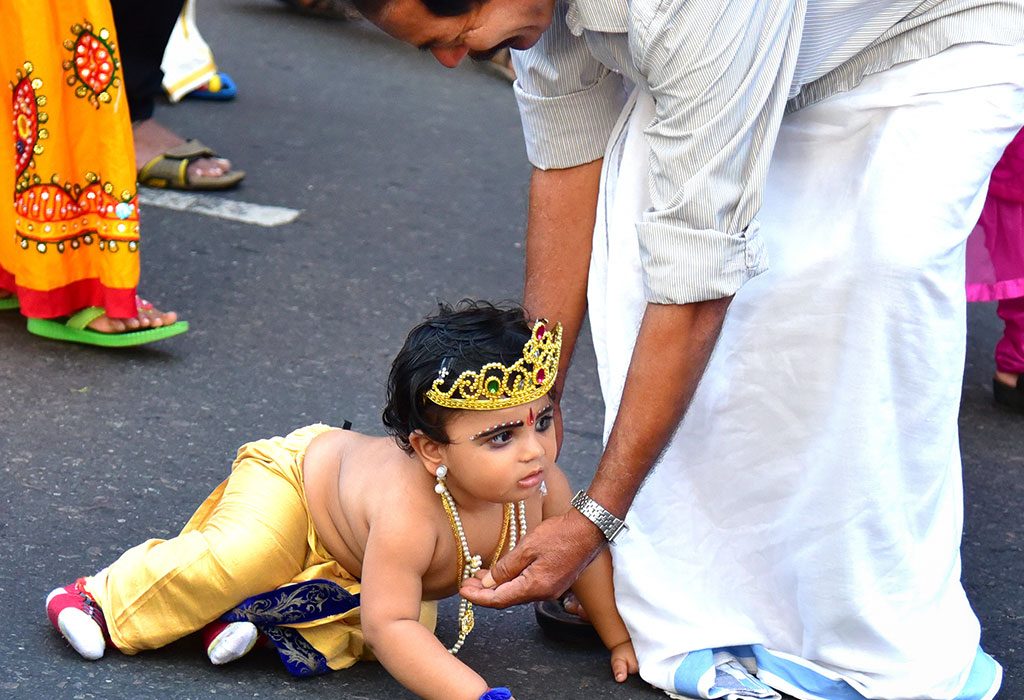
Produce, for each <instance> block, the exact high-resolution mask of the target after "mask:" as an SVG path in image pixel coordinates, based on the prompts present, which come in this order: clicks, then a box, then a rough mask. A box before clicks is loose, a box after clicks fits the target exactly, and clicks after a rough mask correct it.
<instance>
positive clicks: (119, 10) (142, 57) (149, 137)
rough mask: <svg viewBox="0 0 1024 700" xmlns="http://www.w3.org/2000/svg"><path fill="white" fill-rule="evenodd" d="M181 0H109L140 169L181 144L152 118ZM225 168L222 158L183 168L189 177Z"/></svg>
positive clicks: (220, 172) (217, 172) (213, 173)
mask: <svg viewBox="0 0 1024 700" xmlns="http://www.w3.org/2000/svg"><path fill="white" fill-rule="evenodd" d="M184 4H185V0H157V1H156V2H138V0H111V3H110V5H111V8H112V9H113V11H114V24H115V26H116V28H117V38H118V42H119V44H120V48H121V67H122V70H123V72H124V81H125V85H124V88H125V92H126V93H127V96H128V109H129V112H130V113H131V118H132V131H133V133H134V136H135V165H136V169H141V168H142V167H143V166H144V165H146V164H147V163H149V162H150V161H152V160H153V159H154V158H156V157H158V156H159V155H160V154H162V153H164V152H166V151H168V150H171V149H173V148H175V147H178V146H181V145H182V144H183V143H185V139H184V138H182V137H181V136H179V135H178V134H176V133H174V132H173V131H171V130H170V129H168V128H167V127H165V126H163V125H161V124H160V123H159V122H157V121H156V120H155V119H154V118H153V112H154V110H155V106H156V100H157V97H159V96H160V95H161V94H162V93H163V76H164V74H163V71H162V70H161V69H160V63H161V61H162V60H163V55H164V49H165V47H166V46H167V40H168V39H169V38H170V36H171V32H172V31H173V30H174V23H175V22H176V21H177V19H178V15H179V14H181V8H182V7H183V6H184ZM230 170H231V162H230V161H228V160H226V159H224V158H200V159H198V160H195V161H193V162H192V163H190V164H189V166H188V174H189V177H190V178H202V177H217V176H221V175H224V174H225V173H227V172H229V171H230Z"/></svg>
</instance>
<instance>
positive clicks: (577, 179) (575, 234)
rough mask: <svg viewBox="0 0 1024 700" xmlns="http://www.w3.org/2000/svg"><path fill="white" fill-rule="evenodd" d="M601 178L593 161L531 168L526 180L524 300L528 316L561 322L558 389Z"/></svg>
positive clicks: (575, 328) (571, 340) (571, 341)
mask: <svg viewBox="0 0 1024 700" xmlns="http://www.w3.org/2000/svg"><path fill="white" fill-rule="evenodd" d="M600 178H601V161H600V160H597V161H594V162H592V163H587V164H585V165H580V166H577V167H575V168H567V169H565V170H534V171H533V176H532V178H531V179H530V211H529V217H528V221H527V228H526V294H525V299H524V304H525V306H526V309H527V311H528V312H529V313H530V314H531V315H532V316H535V317H538V318H539V317H545V318H549V319H551V320H552V321H560V322H561V324H562V362H561V366H562V371H561V372H559V377H558V384H557V386H558V388H559V389H561V387H562V385H563V384H564V382H565V375H566V370H567V369H568V367H569V362H570V359H571V358H572V351H573V348H574V347H575V345H576V337H577V336H578V335H579V332H580V327H581V326H582V325H583V316H584V314H585V313H586V309H587V275H588V273H589V270H590V250H591V247H592V241H593V235H594V220H595V214H596V211H597V193H598V186H599V183H600Z"/></svg>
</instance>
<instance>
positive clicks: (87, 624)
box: [46, 588, 107, 661]
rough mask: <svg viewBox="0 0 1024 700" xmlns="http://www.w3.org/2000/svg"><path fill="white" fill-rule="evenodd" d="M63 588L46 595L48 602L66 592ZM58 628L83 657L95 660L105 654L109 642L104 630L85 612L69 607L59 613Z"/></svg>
mask: <svg viewBox="0 0 1024 700" xmlns="http://www.w3.org/2000/svg"><path fill="white" fill-rule="evenodd" d="M66 593H67V591H65V590H64V589H63V588H57V589H54V590H53V591H51V592H50V595H48V596H46V604H47V605H49V604H50V601H51V600H53V598H54V597H55V596H57V595H61V594H66ZM57 628H58V629H59V630H60V633H61V634H62V635H64V639H66V640H68V643H69V644H70V645H71V647H72V648H73V649H74V650H75V651H77V652H78V653H79V654H80V655H81V656H82V657H83V658H86V659H89V660H90V661H95V660H96V659H99V658H101V657H102V656H103V652H104V651H106V648H107V642H106V641H105V640H104V639H103V630H102V629H100V626H99V625H98V624H96V621H95V620H93V619H92V617H90V616H89V615H87V614H86V613H85V612H83V611H81V610H79V609H78V608H74V607H67V608H64V609H63V610H61V611H60V613H58V614H57Z"/></svg>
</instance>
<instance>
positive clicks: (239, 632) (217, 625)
mask: <svg viewBox="0 0 1024 700" xmlns="http://www.w3.org/2000/svg"><path fill="white" fill-rule="evenodd" d="M259 636H260V632H259V630H258V629H257V628H256V625H254V624H252V623H251V622H245V621H243V622H224V621H222V620H214V621H213V622H211V623H210V624H208V625H207V626H206V627H204V628H203V647H204V648H205V649H206V656H207V657H208V658H209V659H210V663H212V664H214V665H217V666H220V665H221V664H226V663H229V662H231V661H235V660H237V659H240V658H242V657H243V656H245V655H246V654H248V653H249V652H250V651H251V650H252V648H253V647H254V646H255V645H256V641H257V640H258V639H259Z"/></svg>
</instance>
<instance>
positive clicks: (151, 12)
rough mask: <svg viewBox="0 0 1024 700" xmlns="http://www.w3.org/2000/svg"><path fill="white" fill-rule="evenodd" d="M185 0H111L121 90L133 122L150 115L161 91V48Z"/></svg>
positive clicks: (165, 43) (165, 42) (145, 118)
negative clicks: (117, 47)
mask: <svg viewBox="0 0 1024 700" xmlns="http://www.w3.org/2000/svg"><path fill="white" fill-rule="evenodd" d="M184 5H185V0H156V1H155V2H137V1H136V0H110V7H111V9H112V10H113V11H114V25H115V26H116V28H117V37H118V41H119V44H120V47H121V67H122V69H123V71H124V89H125V91H126V92H127V94H128V111H129V113H130V114H131V117H132V121H133V122H139V121H145V120H147V119H150V118H151V117H152V116H153V110H154V108H155V106H156V99H157V97H159V96H160V94H161V93H162V92H163V79H164V73H163V71H162V70H161V69H160V62H161V61H162V60H163V55H164V47H165V46H167V40H168V39H170V37H171V32H172V31H173V30H174V23H175V22H176V21H177V19H178V15H179V14H181V8H182V7H183V6H184Z"/></svg>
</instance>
